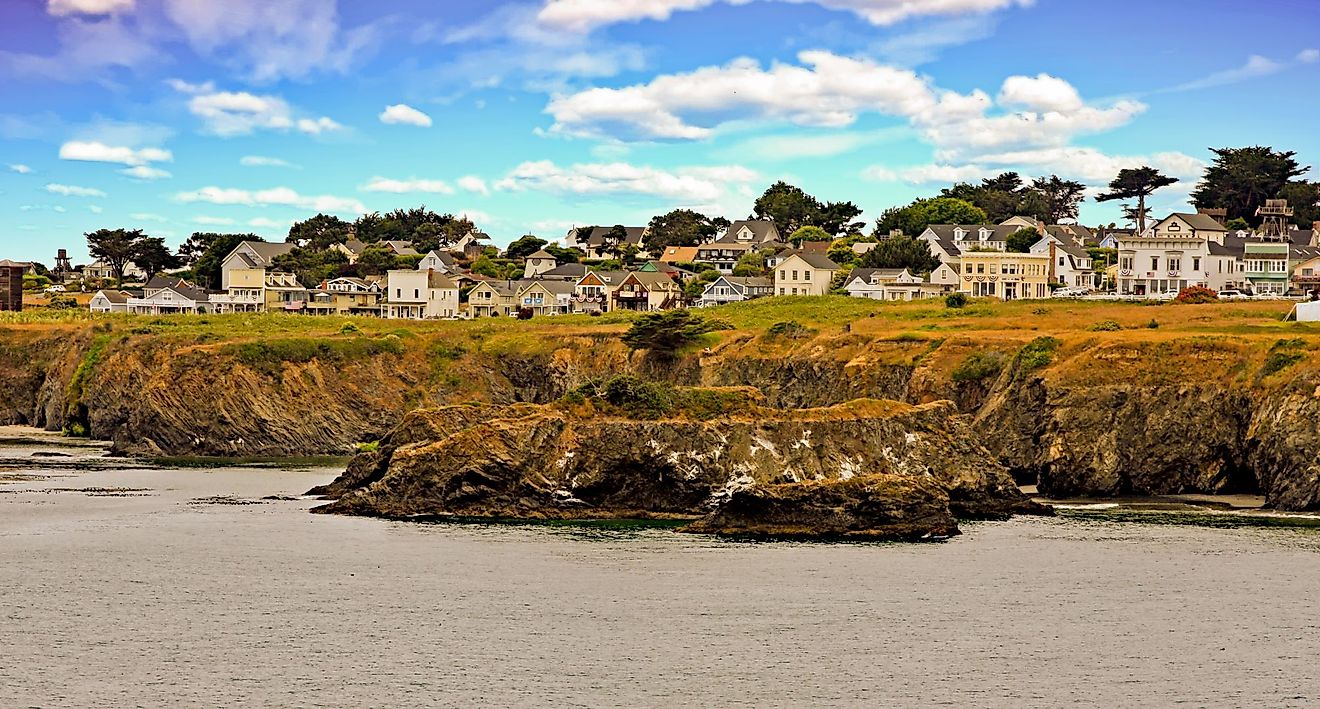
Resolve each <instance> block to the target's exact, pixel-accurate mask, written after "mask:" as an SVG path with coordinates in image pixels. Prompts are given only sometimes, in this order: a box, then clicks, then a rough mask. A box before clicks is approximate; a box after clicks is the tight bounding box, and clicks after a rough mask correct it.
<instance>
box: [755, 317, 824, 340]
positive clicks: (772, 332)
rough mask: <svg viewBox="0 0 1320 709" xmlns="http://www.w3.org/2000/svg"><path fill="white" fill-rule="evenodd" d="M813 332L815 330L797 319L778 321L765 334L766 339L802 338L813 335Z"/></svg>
mask: <svg viewBox="0 0 1320 709" xmlns="http://www.w3.org/2000/svg"><path fill="white" fill-rule="evenodd" d="M812 332H814V331H813V330H811V329H810V328H808V327H807V326H806V325H803V324H802V323H800V322H798V321H796V320H789V321H787V322H777V323H775V324H774V325H771V326H770V328H769V329H767V330H766V331H765V336H766V339H774V338H777V337H783V338H786V339H789V340H801V339H804V338H807V337H811V334H812Z"/></svg>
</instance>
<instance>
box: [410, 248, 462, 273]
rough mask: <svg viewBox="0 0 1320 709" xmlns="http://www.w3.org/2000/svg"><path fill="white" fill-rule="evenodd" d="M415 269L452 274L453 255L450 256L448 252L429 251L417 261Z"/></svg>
mask: <svg viewBox="0 0 1320 709" xmlns="http://www.w3.org/2000/svg"><path fill="white" fill-rule="evenodd" d="M417 270H418V271H435V272H436V273H443V274H445V275H453V273H454V270H455V269H454V257H453V256H450V255H449V254H448V253H440V252H439V251H431V252H430V253H428V254H426V255H425V256H423V257H422V260H421V261H418V262H417Z"/></svg>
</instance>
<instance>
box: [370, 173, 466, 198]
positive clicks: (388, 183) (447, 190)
mask: <svg viewBox="0 0 1320 709" xmlns="http://www.w3.org/2000/svg"><path fill="white" fill-rule="evenodd" d="M362 191H363V192H389V193H393V194H409V193H431V194H453V193H454V188H453V187H450V186H449V184H448V183H446V182H445V181H443V180H420V179H417V178H415V177H414V178H411V179H407V180H390V179H387V178H384V177H373V178H371V181H370V182H368V183H367V184H365V185H363V186H362Z"/></svg>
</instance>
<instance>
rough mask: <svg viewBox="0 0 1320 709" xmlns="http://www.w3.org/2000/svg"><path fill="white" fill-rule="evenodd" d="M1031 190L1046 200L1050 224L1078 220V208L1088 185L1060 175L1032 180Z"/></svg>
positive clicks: (1046, 220) (1046, 217)
mask: <svg viewBox="0 0 1320 709" xmlns="http://www.w3.org/2000/svg"><path fill="white" fill-rule="evenodd" d="M1031 190H1032V192H1034V193H1035V194H1038V195H1040V196H1041V197H1042V198H1043V199H1044V205H1043V206H1044V208H1045V222H1046V223H1048V224H1060V223H1062V222H1063V221H1064V220H1076V219H1077V208H1078V206H1079V205H1080V204H1081V203H1082V199H1083V198H1084V197H1085V195H1086V185H1084V184H1082V183H1080V182H1077V181H1075V180H1065V179H1062V178H1060V177H1059V176H1058V175H1050V176H1049V177H1038V178H1036V179H1035V180H1032V182H1031Z"/></svg>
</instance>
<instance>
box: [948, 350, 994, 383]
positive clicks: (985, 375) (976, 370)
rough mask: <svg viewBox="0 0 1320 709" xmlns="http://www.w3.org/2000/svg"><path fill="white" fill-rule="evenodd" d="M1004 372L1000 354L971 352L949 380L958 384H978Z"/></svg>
mask: <svg viewBox="0 0 1320 709" xmlns="http://www.w3.org/2000/svg"><path fill="white" fill-rule="evenodd" d="M1003 370H1004V355H1003V353H1001V352H973V353H972V354H971V355H969V356H968V357H967V359H965V360H963V361H962V364H960V365H958V367H957V368H956V369H954V370H953V372H952V373H951V374H950V375H949V378H950V379H952V380H953V381H954V382H957V383H958V384H963V383H966V382H979V381H982V380H985V379H991V378H993V377H997V376H999V373H1000V372H1002V371H1003Z"/></svg>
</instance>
